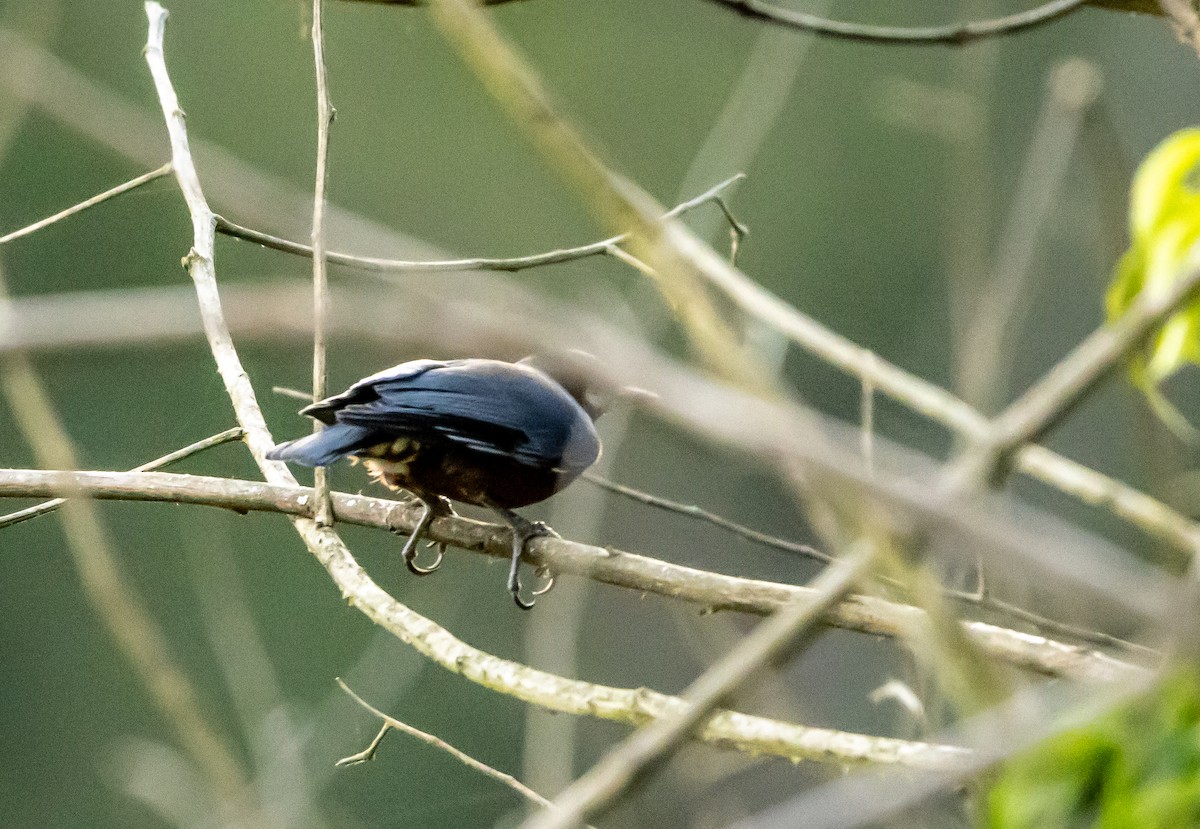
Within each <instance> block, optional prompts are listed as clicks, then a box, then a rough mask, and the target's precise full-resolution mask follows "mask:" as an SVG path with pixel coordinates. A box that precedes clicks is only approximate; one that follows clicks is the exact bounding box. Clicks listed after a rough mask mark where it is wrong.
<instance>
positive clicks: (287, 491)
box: [0, 469, 1143, 683]
mask: <svg viewBox="0 0 1200 829" xmlns="http://www.w3.org/2000/svg"><path fill="white" fill-rule="evenodd" d="M67 490H69V491H72V492H78V493H80V494H83V495H86V496H88V497H91V498H99V499H113V500H131V501H165V502H169V503H177V504H200V505H205V506H213V507H221V508H224V509H231V510H234V511H237V512H251V511H253V512H279V513H283V514H286V515H292V516H299V515H305V514H307V513H308V512H309V511H310V510H311V508H312V490H311V489H310V488H308V487H302V486H296V485H278V484H266V483H260V482H257V481H245V480H237V479H231V478H213V477H208V476H202V475H180V474H174V473H170V472H73V473H65V472H45V471H42V470H30V469H5V470H0V497H10V498H15V497H48V496H51V495H58V494H60V493H61V492H63V491H67ZM333 502H334V511H335V515H336V517H337V520H338V521H340V522H342V523H347V524H357V525H360V526H365V527H374V528H377V529H387V530H394V529H400V530H402V531H410V530H411V529H412V528H413V527H414V526H416V521H417V518H418V512H419V510H418V509H416V508H414V507H410V506H409V505H407V504H403V503H400V502H397V501H389V500H386V499H383V498H372V497H368V496H364V495H349V494H345V493H334V494H333ZM429 538H430V539H431V540H433V541H439V542H445V543H447V544H449V545H451V546H453V547H455V548H459V549H463V550H468V551H473V552H482V553H486V554H487V555H491V556H495V557H497V558H506V557H508V556H509V555H511V547H510V546H509V542H508V536H507V530H506V529H505V528H504V527H501V526H497V525H494V524H487V523H483V522H479V521H473V520H471V519H467V518H462V517H459V516H453V517H445V518H439V519H437V520H436V521H434V522H433V524H432V525H431V526H430V528H429ZM526 549H527V556H528V557H529V560H530V561H531V562H532V563H534V564H536V565H545V566H547V567H549V568H551V569H552V570H553V571H555V572H558V573H569V574H574V575H580V576H586V577H588V578H591V579H594V580H596V581H599V582H603V583H605V584H611V585H615V586H618V587H626V588H629V589H632V590H635V591H638V592H642V593H657V594H659V595H663V596H668V597H671V598H674V599H679V600H682V601H686V602H692V603H695V604H697V605H700V606H701V607H705V608H709V609H712V610H735V611H739V612H743V613H753V614H757V615H766V614H768V613H773V612H775V611H776V610H778V609H779V608H781V607H783V606H785V605H787V604H788V603H790V602H795V601H802V600H806V599H807V600H810V601H811V600H815V598H816V596H815V594H814V593H812V592H811V591H810V590H809V588H805V587H797V586H794V585H785V584H776V583H773V582H766V581H759V580H756V579H743V578H737V577H734V576H727V575H723V574H720V573H714V572H710V571H706V570H697V569H694V568H691V567H684V566H681V565H677V564H671V563H669V562H665V561H659V560H657V559H653V558H648V557H646V556H641V555H637V554H634V553H628V552H624V551H622V550H616V549H611V548H604V547H593V546H591V545H587V544H579V543H577V542H573V541H570V540H567V539H562V538H536V539H533V540H532V541H530V542H529V545H528V547H527V548H526ZM922 619H923V616H922V613H921V611H919V610H918V609H916V608H914V607H910V606H907V605H901V604H895V603H893V602H889V601H885V600H883V599H879V598H875V597H872V596H852V597H850V598H849V599H847V600H846V601H844V602H842V603H841V604H840V605H838V606H837V607H836V608H834V609H833V610H831V611H830V612H829V613H828V614H827V615H826V617H825V621H826V622H827V623H828V624H831V625H835V626H837V627H843V628H847V629H849V630H857V631H861V632H864V633H869V634H873V635H880V636H902V635H904V634H905V633H906V632H907V631H909V630H912V629H914V628H916V627H917V626H920V625H921V624H923V621H922ZM428 624H429V625H432V623H431V622H429V623H428ZM962 624H963V629H964V630H965V631H966V633H967V634H968V635H969V636H970V637H971V638H972V639H973V640H974V641H975V642H976V643H977V644H978V646H979V647H980V648H982V649H983V650H985V651H986V652H987V653H988V654H990V655H991V656H992V657H993V658H995V659H1000V660H1003V661H1005V662H1009V663H1011V664H1013V665H1016V666H1018V667H1022V668H1027V669H1029V670H1033V671H1037V672H1039V673H1043V674H1047V675H1050V676H1061V677H1063V678H1067V679H1072V680H1075V681H1079V682H1088V683H1096V682H1100V683H1108V682H1117V681H1121V680H1122V679H1124V678H1127V677H1133V676H1140V675H1141V674H1142V673H1143V669H1142V668H1139V667H1137V666H1135V665H1132V664H1130V663H1128V662H1124V661H1121V660H1119V659H1115V658H1113V657H1111V656H1108V655H1107V654H1104V653H1101V652H1099V651H1095V650H1091V649H1088V648H1083V647H1079V646H1076V645H1068V644H1064V643H1062V642H1056V641H1054V640H1051V639H1047V638H1045V637H1043V636H1038V635H1036V634H1031V633H1023V632H1020V631H1015V630H1008V629H1006V628H1002V627H998V626H996V625H991V624H987V623H984V622H963V623H962ZM389 629H393V628H392V627H389ZM422 630H424V628H422ZM443 633H444V632H443ZM445 635H449V634H445ZM451 670H455V668H453V667H451Z"/></svg>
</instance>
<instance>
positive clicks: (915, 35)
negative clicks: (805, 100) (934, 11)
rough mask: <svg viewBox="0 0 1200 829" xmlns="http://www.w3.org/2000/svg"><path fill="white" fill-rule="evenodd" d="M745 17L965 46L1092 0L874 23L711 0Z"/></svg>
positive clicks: (817, 30) (839, 33) (870, 38)
mask: <svg viewBox="0 0 1200 829" xmlns="http://www.w3.org/2000/svg"><path fill="white" fill-rule="evenodd" d="M710 2H714V3H716V4H717V5H719V6H723V7H725V8H727V9H730V10H731V11H734V12H737V13H738V14H740V15H742V16H743V17H748V18H751V19H752V20H759V21H762V22H764V23H771V24H774V25H777V26H783V27H786V28H789V29H796V30H798V31H802V32H809V33H811V34H814V35H819V36H821V37H830V38H837V39H839V40H854V41H859V42H865V43H881V44H890V45H898V46H905V45H908V46H922V45H931V44H933V45H943V46H962V45H964V44H967V43H973V42H975V41H977V40H983V39H985V38H993V37H1004V36H1007V35H1012V34H1016V33H1018V32H1023V31H1026V30H1028V29H1033V28H1036V27H1038V26H1044V25H1046V24H1047V23H1051V22H1053V21H1055V20H1059V19H1060V18H1063V17H1066V16H1067V15H1069V14H1072V13H1073V12H1076V11H1079V9H1081V8H1082V7H1083V6H1085V5H1087V3H1088V2H1089V0H1051V2H1049V3H1044V4H1043V5H1040V6H1036V7H1034V8H1032V9H1029V10H1027V11H1023V12H1018V13H1016V14H1010V15H1007V16H1005V17H997V18H992V19H990V20H972V21H967V22H964V23H948V24H945V25H942V26H872V25H869V24H865V23H852V22H849V21H844V20H831V19H829V18H825V17H820V16H819V15H815V14H808V13H806V12H801V11H794V10H792V9H786V8H783V7H780V6H777V5H775V4H773V3H766V2H763V0H710Z"/></svg>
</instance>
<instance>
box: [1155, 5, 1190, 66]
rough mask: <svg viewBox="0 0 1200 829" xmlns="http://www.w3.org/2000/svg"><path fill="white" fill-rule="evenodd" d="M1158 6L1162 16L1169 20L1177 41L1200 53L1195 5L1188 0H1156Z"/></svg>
mask: <svg viewBox="0 0 1200 829" xmlns="http://www.w3.org/2000/svg"><path fill="white" fill-rule="evenodd" d="M1158 5H1159V8H1161V9H1162V11H1163V14H1165V15H1166V16H1167V17H1169V18H1170V19H1171V23H1172V24H1173V25H1174V26H1175V33H1176V34H1177V35H1179V39H1180V40H1181V41H1183V42H1184V43H1188V44H1191V47H1192V48H1193V49H1195V50H1196V52H1197V53H1200V14H1198V13H1197V11H1196V5H1195V3H1194V2H1189V0H1158Z"/></svg>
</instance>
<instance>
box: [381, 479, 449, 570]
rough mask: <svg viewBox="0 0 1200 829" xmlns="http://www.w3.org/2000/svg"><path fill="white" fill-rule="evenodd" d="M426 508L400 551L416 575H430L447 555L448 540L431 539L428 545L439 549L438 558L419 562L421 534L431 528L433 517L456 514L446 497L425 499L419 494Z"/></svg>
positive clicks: (396, 529)
mask: <svg viewBox="0 0 1200 829" xmlns="http://www.w3.org/2000/svg"><path fill="white" fill-rule="evenodd" d="M417 497H418V499H419V500H420V501H421V503H422V504H423V505H424V507H425V509H424V510H423V511H422V513H421V517H420V518H419V519H418V520H417V525H416V526H415V527H413V530H412V532H411V533H410V534H409V536H408V541H406V542H405V543H404V549H403V550H401V551H400V557H401V558H402V559H404V566H405V567H407V568H408V572H410V573H412V574H413V575H414V576H428V575H429V574H430V573H432V572H433V571H435V570H437V569H438V568H439V567H441V566H442V559H443V558H445V557H446V542H444V541H430V542H428V546H430V547H432V548H434V549H436V550H437V558H435V559H434V560H433V563H432V564H429V565H420V564H417V552H418V550H417V543H418V542H419V541H420V540H421V536H422V535H424V533H425V531H426V530H427V529H429V525H430V524H432V523H433V519H435V518H438V517H441V516H444V515H454V514H455V513H454V508H453V507H451V506H450V502H449V501H447V500H446V499H445V498H441V497H438V498H437V499H436V500H432V501H429V500H425V499H424V498H420V496H417ZM389 523H391V522H390V521H389ZM392 531H393V532H397V531H400V530H399V528H396V527H395V526H393V528H392Z"/></svg>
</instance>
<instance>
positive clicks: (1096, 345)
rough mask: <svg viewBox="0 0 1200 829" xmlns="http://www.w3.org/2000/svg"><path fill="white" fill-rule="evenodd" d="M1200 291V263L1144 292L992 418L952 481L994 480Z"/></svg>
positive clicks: (952, 472) (965, 454)
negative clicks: (1161, 287)
mask: <svg viewBox="0 0 1200 829" xmlns="http://www.w3.org/2000/svg"><path fill="white" fill-rule="evenodd" d="M1198 291H1200V267H1193V268H1192V269H1191V270H1189V271H1188V272H1187V273H1185V274H1184V275H1182V276H1181V277H1180V278H1179V279H1177V280H1176V281H1175V282H1174V283H1173V284H1172V285H1171V286H1170V289H1169V290H1166V291H1164V292H1162V294H1161V295H1158V294H1156V293H1155V292H1153V291H1142V293H1141V294H1139V295H1138V298H1137V299H1136V300H1134V302H1133V305H1131V306H1130V308H1129V310H1128V311H1127V312H1126V313H1125V315H1124V316H1122V317H1121V318H1120V319H1118V320H1117V321H1116V322H1114V323H1112V324H1111V325H1104V326H1101V327H1100V328H1098V329H1096V331H1094V332H1093V333H1092V334H1091V335H1090V336H1088V338H1087V339H1085V340H1084V341H1083V342H1081V343H1080V344H1079V345H1078V346H1076V347H1075V349H1074V350H1073V351H1072V352H1071V353H1070V354H1068V355H1067V356H1066V357H1064V358H1063V359H1062V360H1061V361H1059V362H1058V363H1057V364H1056V365H1055V366H1054V368H1052V369H1051V370H1050V371H1049V372H1047V373H1046V375H1045V376H1043V377H1042V379H1041V380H1039V381H1038V382H1037V383H1036V384H1035V385H1034V386H1033V387H1032V388H1030V389H1029V390H1028V391H1027V392H1026V393H1025V394H1024V395H1022V396H1021V398H1020V399H1018V400H1017V401H1016V402H1014V403H1013V404H1012V405H1011V406H1009V407H1008V408H1007V409H1005V410H1004V412H1003V413H1001V415H1000V416H999V417H997V418H996V419H995V420H994V421H992V423H991V425H990V426H989V427H988V429H987V430H986V432H985V434H983V435H981V436H980V437H979V438H978V439H976V441H975V443H974V445H973V446H972V447H969V448H968V449H967V450H966V451H964V453H963V454H962V456H961V457H960V458H959V459H958V460H957V461H956V462H955V464H954V468H953V469H952V471H951V473H950V476H949V477H950V478H951V480H952V485H955V486H958V485H967V484H969V483H970V482H971V481H994V480H995V479H996V478H997V477H1002V476H1004V475H1006V474H1007V472H1008V469H1009V467H1010V464H1011V461H1010V458H1011V456H1012V454H1013V453H1014V452H1015V451H1016V450H1017V449H1018V448H1019V447H1021V446H1024V445H1025V444H1027V443H1030V442H1032V441H1036V440H1039V439H1041V438H1042V437H1043V436H1044V435H1045V434H1046V433H1047V432H1048V431H1049V430H1050V429H1052V428H1054V426H1055V425H1056V424H1058V423H1059V422H1060V421H1061V420H1062V419H1063V418H1064V417H1066V415H1067V414H1068V413H1069V412H1070V411H1071V410H1072V409H1073V408H1074V406H1075V405H1076V404H1078V403H1079V401H1080V400H1082V399H1083V398H1084V397H1085V396H1086V395H1087V394H1088V393H1089V392H1090V391H1091V390H1092V389H1094V388H1095V387H1096V385H1097V384H1098V383H1099V382H1100V381H1101V380H1102V379H1103V378H1104V377H1105V376H1106V375H1107V374H1108V373H1109V372H1110V371H1112V370H1113V369H1114V368H1116V367H1117V365H1118V364H1119V363H1120V361H1121V360H1122V359H1123V358H1124V357H1126V356H1127V355H1128V354H1129V353H1130V352H1131V351H1133V350H1134V349H1135V348H1137V347H1138V346H1140V345H1141V344H1142V343H1143V342H1145V340H1146V338H1147V337H1149V336H1150V335H1151V334H1153V333H1154V331H1155V330H1157V328H1158V326H1160V325H1161V324H1162V323H1163V321H1164V320H1165V319H1166V318H1167V317H1168V316H1170V315H1171V314H1172V313H1174V312H1175V311H1176V310H1178V309H1179V308H1180V306H1182V305H1183V304H1184V303H1186V302H1188V301H1189V300H1190V299H1192V298H1193V297H1194V296H1195V295H1196V293H1197V292H1198ZM1193 552H1195V551H1193Z"/></svg>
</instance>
